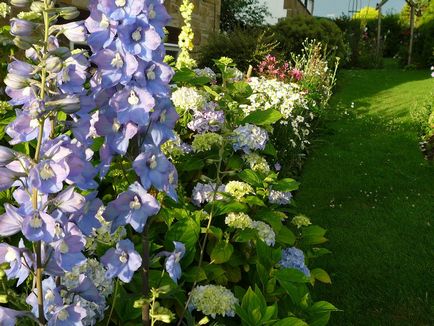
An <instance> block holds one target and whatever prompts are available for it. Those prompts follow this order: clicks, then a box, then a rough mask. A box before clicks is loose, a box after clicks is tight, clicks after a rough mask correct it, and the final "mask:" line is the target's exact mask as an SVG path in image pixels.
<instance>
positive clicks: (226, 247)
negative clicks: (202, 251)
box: [211, 241, 234, 264]
mask: <svg viewBox="0 0 434 326" xmlns="http://www.w3.org/2000/svg"><path fill="white" fill-rule="evenodd" d="M233 252H234V247H233V246H232V245H231V244H230V243H229V242H225V241H220V242H218V243H217V244H216V245H215V247H214V248H213V250H212V251H211V261H212V262H213V263H214V264H223V263H226V262H227V261H229V259H231V256H232V253H233Z"/></svg>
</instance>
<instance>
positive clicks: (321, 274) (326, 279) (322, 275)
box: [310, 268, 332, 284]
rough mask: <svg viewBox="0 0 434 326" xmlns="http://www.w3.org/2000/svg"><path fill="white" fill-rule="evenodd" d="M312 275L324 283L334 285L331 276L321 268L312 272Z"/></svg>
mask: <svg viewBox="0 0 434 326" xmlns="http://www.w3.org/2000/svg"><path fill="white" fill-rule="evenodd" d="M310 275H311V276H312V277H313V278H315V279H316V280H318V281H320V282H322V283H326V284H331V283H332V280H331V278H330V276H329V274H328V273H327V272H326V271H325V270H323V269H321V268H315V269H312V270H311V271H310Z"/></svg>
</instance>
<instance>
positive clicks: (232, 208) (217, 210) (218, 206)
mask: <svg viewBox="0 0 434 326" xmlns="http://www.w3.org/2000/svg"><path fill="white" fill-rule="evenodd" d="M213 205H214V216H220V215H225V214H228V213H232V212H233V213H240V212H247V211H248V207H247V205H246V204H243V203H240V202H229V203H227V202H222V201H215V202H211V203H209V204H207V205H206V206H205V209H206V211H208V212H210V211H211V208H212V206H213Z"/></svg>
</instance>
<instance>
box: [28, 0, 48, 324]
mask: <svg viewBox="0 0 434 326" xmlns="http://www.w3.org/2000/svg"><path fill="white" fill-rule="evenodd" d="M48 9H49V0H44V12H43V16H44V28H45V29H44V51H45V50H47V47H48V37H49V28H50V19H49V16H48ZM46 83H47V70H46V68H45V67H44V68H43V69H42V71H41V92H40V99H41V101H43V100H44V99H45V92H46ZM44 123H45V121H44V119H41V121H40V122H39V133H38V140H37V144H36V150H35V156H34V161H35V163H36V164H37V163H38V162H39V160H40V156H41V146H42V141H43V135H44ZM32 206H33V209H34V210H35V211H37V210H38V190H37V189H35V188H33V190H32ZM35 255H36V293H37V297H38V320H39V324H40V325H45V323H46V320H45V313H44V292H43V288H42V278H43V273H44V266H43V263H42V241H38V242H37V243H36V248H35Z"/></svg>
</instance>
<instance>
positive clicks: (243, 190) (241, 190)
mask: <svg viewBox="0 0 434 326" xmlns="http://www.w3.org/2000/svg"><path fill="white" fill-rule="evenodd" d="M225 191H226V192H227V193H228V194H230V195H232V196H233V197H235V198H236V199H238V200H240V199H241V198H243V197H244V196H245V195H247V194H252V193H254V191H253V188H252V187H251V186H250V185H249V184H247V183H245V182H241V181H229V182H228V184H227V185H226V188H225Z"/></svg>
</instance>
